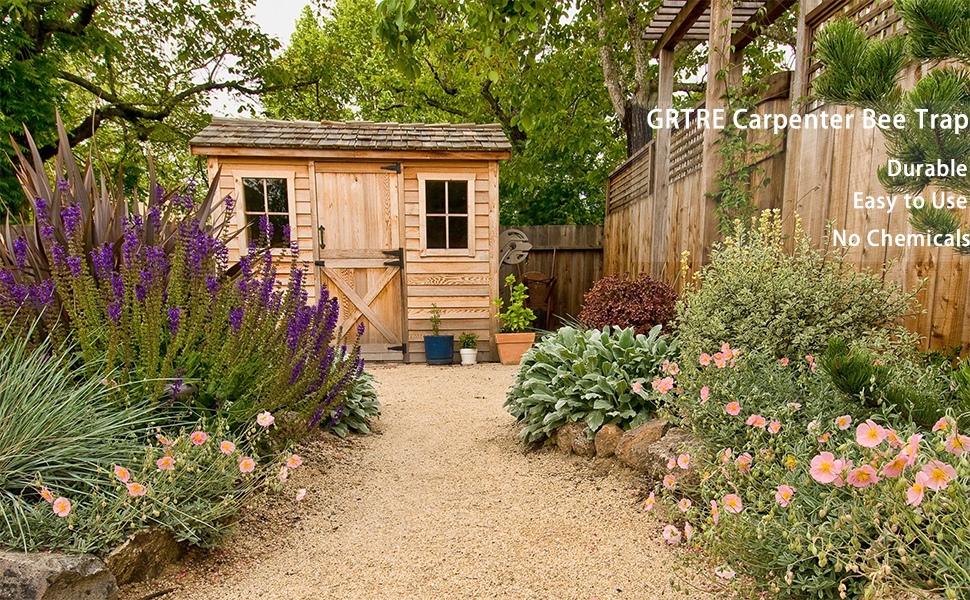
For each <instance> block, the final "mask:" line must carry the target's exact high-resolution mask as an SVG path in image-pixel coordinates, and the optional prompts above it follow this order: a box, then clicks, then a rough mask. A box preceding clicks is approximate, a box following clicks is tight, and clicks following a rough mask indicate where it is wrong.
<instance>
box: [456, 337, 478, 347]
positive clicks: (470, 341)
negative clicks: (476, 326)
mask: <svg viewBox="0 0 970 600" xmlns="http://www.w3.org/2000/svg"><path fill="white" fill-rule="evenodd" d="M458 343H459V344H461V347H462V348H465V349H469V350H470V349H475V348H478V334H477V333H463V334H461V335H460V336H458Z"/></svg>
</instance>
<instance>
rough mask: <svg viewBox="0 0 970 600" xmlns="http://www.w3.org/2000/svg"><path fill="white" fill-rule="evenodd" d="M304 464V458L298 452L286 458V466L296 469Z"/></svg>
mask: <svg viewBox="0 0 970 600" xmlns="http://www.w3.org/2000/svg"><path fill="white" fill-rule="evenodd" d="M302 464H303V459H302V458H300V456H299V455H298V454H294V455H293V456H291V457H289V458H288V459H286V466H287V467H289V468H291V469H295V468H297V467H299V466H300V465H302Z"/></svg>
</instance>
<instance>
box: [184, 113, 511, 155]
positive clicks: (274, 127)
mask: <svg viewBox="0 0 970 600" xmlns="http://www.w3.org/2000/svg"><path fill="white" fill-rule="evenodd" d="M190 143H191V145H192V146H196V147H226V148H230V147H246V148H293V149H301V150H317V149H321V150H456V151H462V150H464V151H469V150H472V151H478V152H481V151H486V152H487V151H494V152H507V151H509V150H511V149H512V145H511V144H510V143H509V139H508V138H507V137H506V136H505V132H503V131H502V127H501V126H500V125H498V124H487V125H479V124H476V123H460V124H453V123H435V124H425V123H372V122H370V121H346V122H339V121H275V120H268V119H223V118H213V119H212V122H211V123H210V124H209V125H208V126H206V128H205V129H203V130H202V131H200V132H199V134H198V135H196V136H195V137H194V138H192V141H191V142H190Z"/></svg>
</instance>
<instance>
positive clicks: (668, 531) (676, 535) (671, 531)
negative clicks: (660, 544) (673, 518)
mask: <svg viewBox="0 0 970 600" xmlns="http://www.w3.org/2000/svg"><path fill="white" fill-rule="evenodd" d="M663 538H664V541H666V542H667V543H668V544H670V545H671V546H676V545H677V544H679V543H680V530H679V529H677V528H676V527H674V526H673V525H667V526H666V527H664V532H663Z"/></svg>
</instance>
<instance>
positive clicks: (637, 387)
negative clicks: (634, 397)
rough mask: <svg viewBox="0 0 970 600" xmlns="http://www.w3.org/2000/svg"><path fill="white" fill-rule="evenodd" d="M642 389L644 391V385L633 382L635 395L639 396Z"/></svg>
mask: <svg viewBox="0 0 970 600" xmlns="http://www.w3.org/2000/svg"><path fill="white" fill-rule="evenodd" d="M642 389H643V384H642V383H640V382H639V381H634V382H633V393H634V394H639V393H640V391H641V390H642Z"/></svg>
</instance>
